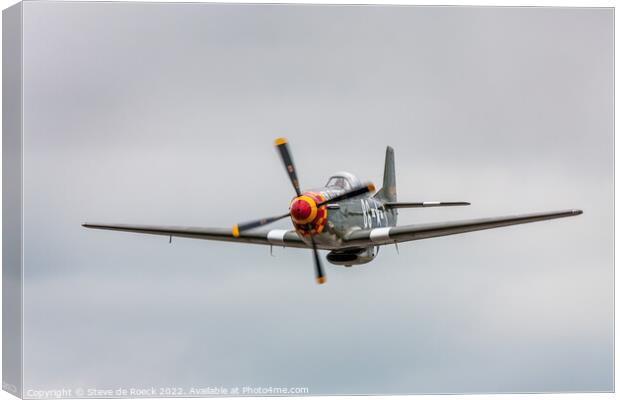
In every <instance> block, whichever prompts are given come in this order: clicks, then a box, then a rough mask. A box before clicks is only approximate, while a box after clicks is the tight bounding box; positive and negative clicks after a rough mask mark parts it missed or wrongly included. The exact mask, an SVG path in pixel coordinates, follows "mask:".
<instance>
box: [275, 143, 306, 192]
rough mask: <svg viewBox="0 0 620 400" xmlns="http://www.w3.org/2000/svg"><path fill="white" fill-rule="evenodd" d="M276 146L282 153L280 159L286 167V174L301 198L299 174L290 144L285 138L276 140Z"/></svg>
mask: <svg viewBox="0 0 620 400" xmlns="http://www.w3.org/2000/svg"><path fill="white" fill-rule="evenodd" d="M275 145H276V148H277V149H278V151H279V152H280V157H281V158H282V162H283V163H284V166H285V167H286V172H287V173H288V177H289V178H290V179H291V183H292V184H293V188H294V189H295V193H297V196H301V190H299V179H297V172H296V171H295V164H293V158H292V157H291V152H290V150H289V148H288V142H287V141H286V139H285V138H277V139H276V140H275Z"/></svg>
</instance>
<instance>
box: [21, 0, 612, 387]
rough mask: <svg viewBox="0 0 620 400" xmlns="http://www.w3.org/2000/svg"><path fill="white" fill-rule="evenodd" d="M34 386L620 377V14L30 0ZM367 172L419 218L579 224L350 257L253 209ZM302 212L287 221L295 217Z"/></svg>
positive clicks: (275, 206)
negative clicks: (305, 241) (304, 244)
mask: <svg viewBox="0 0 620 400" xmlns="http://www.w3.org/2000/svg"><path fill="white" fill-rule="evenodd" d="M24 10H25V11H24V13H25V14H24V79H25V80H24V112H25V114H24V117H25V122H24V129H25V142H24V143H25V151H24V195H25V197H24V206H25V215H24V228H25V231H24V238H25V249H24V252H25V282H24V296H25V298H24V329H25V333H24V346H25V349H24V373H25V379H24V381H25V389H26V390H27V389H53V388H60V387H66V388H77V387H81V388H94V387H96V388H104V389H105V388H108V389H110V388H111V389H116V388H118V387H144V386H147V387H150V386H151V385H153V386H155V387H161V386H172V387H182V388H189V387H192V386H193V387H205V386H220V385H221V386H246V385H249V386H284V387H291V386H302V387H308V388H309V390H310V393H312V394H348V393H351V394H372V393H447V392H459V393H462V392H522V391H525V392H539V391H610V390H612V389H613V375H612V374H613V364H612V363H613V331H612V329H613V253H612V242H613V240H612V239H613V218H612V217H613V204H612V195H613V176H612V165H613V146H612V144H613V114H612V112H613V39H612V37H613V36H612V33H613V11H612V10H611V9H567V8H469V7H399V6H393V7H385V6H381V7H377V6H286V5H206V4H164V3H160V4H144V3H87V4H81V3H42V2H27V3H25V4H24ZM278 136H286V137H287V138H288V139H289V141H290V144H291V146H292V150H293V154H294V157H295V161H296V163H297V168H298V170H299V175H300V180H301V183H302V186H303V187H316V186H320V185H322V184H323V183H325V182H326V181H327V179H328V177H329V176H330V174H331V173H333V172H335V171H339V170H348V171H351V172H353V173H355V174H357V175H358V176H359V177H360V178H361V179H363V180H364V179H369V180H373V181H374V182H375V183H376V184H377V186H380V183H381V175H382V171H383V157H384V152H385V146H386V145H391V146H393V147H394V148H395V152H396V172H397V185H398V196H399V199H400V200H401V201H429V200H443V201H470V202H471V203H472V205H471V206H470V207H458V208H457V207H454V208H446V209H428V210H415V209H414V210H403V211H401V213H400V219H399V223H400V224H412V223H417V222H430V221H446V220H454V219H466V218H477V217H491V216H500V215H510V214H515V213H527V212H536V211H550V210H558V209H567V208H580V209H583V210H584V214H583V215H581V216H579V217H576V218H567V219H562V220H558V221H550V222H543V223H536V224H530V225H524V226H517V227H510V228H505V229H497V230H490V231H483V232H476V233H470V234H466V235H458V236H451V237H445V238H436V239H430V240H424V241H419V242H412V243H406V244H402V245H400V255H399V254H398V253H397V252H396V250H395V249H394V247H393V246H390V247H385V248H383V249H382V250H381V252H380V254H379V256H378V257H377V259H376V260H375V261H374V262H372V263H370V264H367V265H364V266H360V267H354V268H347V269H345V268H343V267H338V266H333V265H330V264H327V263H326V273H327V279H328V281H327V284H325V285H323V286H318V285H316V284H315V281H314V272H313V266H312V259H311V254H310V253H309V252H307V251H305V250H299V249H279V248H278V249H274V255H275V257H271V256H270V255H269V248H268V247H263V246H253V245H238V244H230V243H219V242H208V241H200V240H190V239H175V240H173V243H172V245H169V244H168V240H167V238H162V237H152V236H142V235H136V234H130V233H120V232H107V231H91V230H85V229H83V228H81V227H80V224H81V223H83V222H85V221H95V222H122V223H140V224H161V225H166V224H168V225H189V226H213V227H228V226H231V225H232V224H233V223H235V222H239V221H245V220H248V219H252V218H257V217H261V216H269V215H274V214H278V213H281V212H283V211H285V210H286V209H287V206H288V202H289V200H290V198H291V197H292V195H293V192H292V189H291V187H290V183H289V182H288V178H287V177H286V174H285V173H284V171H283V167H282V165H281V163H280V160H279V158H278V156H277V154H276V152H275V150H274V149H273V146H272V141H273V139H274V138H275V137H278ZM289 225H290V223H289V222H288V221H282V222H281V223H279V224H277V225H275V226H276V227H288V226H289Z"/></svg>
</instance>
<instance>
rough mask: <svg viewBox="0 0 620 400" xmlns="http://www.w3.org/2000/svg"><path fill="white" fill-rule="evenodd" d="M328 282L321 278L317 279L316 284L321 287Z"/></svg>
mask: <svg viewBox="0 0 620 400" xmlns="http://www.w3.org/2000/svg"><path fill="white" fill-rule="evenodd" d="M326 281H327V279H326V278H325V277H324V276H320V277H318V278H316V283H318V284H319V285H322V284H324V283H325V282H326Z"/></svg>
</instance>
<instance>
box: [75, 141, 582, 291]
mask: <svg viewBox="0 0 620 400" xmlns="http://www.w3.org/2000/svg"><path fill="white" fill-rule="evenodd" d="M275 145H276V148H277V149H278V152H279V153H280V157H281V158H282V162H283V163H284V166H285V168H286V172H287V173H288V176H289V178H290V180H291V183H292V184H293V189H294V190H295V197H294V198H293V200H292V201H291V203H290V206H289V210H288V211H287V212H286V213H284V214H281V215H277V216H275V217H269V218H263V219H259V220H255V221H250V222H245V223H240V224H237V225H234V226H233V228H232V229H225V228H194V227H175V226H150V225H123V224H121V225H116V224H100V223H85V224H83V225H82V226H84V227H86V228H94V229H107V230H115V231H127V232H136V233H146V234H152V235H162V236H167V237H170V240H172V237H173V236H174V237H185V238H194V239H206V240H220V241H227V242H239V243H254V244H263V245H270V246H282V247H297V248H303V249H312V253H313V256H314V266H315V271H316V280H317V282H318V283H319V284H322V283H324V282H325V274H324V272H323V267H322V265H321V259H320V257H319V252H318V250H329V253H328V254H327V261H329V262H330V263H332V264H336V265H344V266H347V267H350V266H352V265H358V264H365V263H367V262H370V261H372V260H373V259H374V258H375V256H376V255H377V253H378V252H379V247H380V246H385V245H389V244H395V245H397V244H398V243H401V242H408V241H412V240H420V239H428V238H433V237H438V236H447V235H455V234H458V233H465V232H473V231H479V230H483V229H491V228H499V227H503V226H509V225H517V224H525V223H528V222H537V221H544V220H548V219H555V218H564V217H573V216H575V215H579V214H581V213H582V211H581V210H564V211H552V212H543V213H535V214H523V215H514V216H507V217H496V218H485V219H473V220H465V221H450V222H439V223H430V224H416V225H404V226H397V225H396V219H397V215H398V211H397V210H398V209H400V208H418V207H448V206H467V205H469V203H467V202H462V201H459V202H437V201H427V202H404V203H403V202H398V201H397V200H396V176H395V169H394V150H393V149H392V148H391V147H388V148H387V150H386V154H385V167H384V172H383V187H382V188H381V189H380V190H379V191H378V192H377V193H375V194H374V195H372V193H373V192H374V191H375V187H374V185H373V184H372V183H362V182H361V181H360V180H359V179H358V178H357V177H355V176H354V175H353V174H351V173H348V172H339V173H336V174H335V175H333V176H332V177H331V178H329V180H328V181H327V184H326V185H325V186H324V187H322V188H319V189H314V190H308V191H304V192H302V191H301V189H300V185H299V180H298V179H297V172H296V169H295V165H294V163H293V158H292V156H291V152H290V150H289V147H288V144H287V141H286V139H284V138H278V139H276V141H275ZM287 217H290V218H291V221H292V223H293V227H294V229H292V230H285V229H270V230H265V229H257V228H261V227H264V226H265V225H268V224H270V223H272V222H275V221H278V220H281V219H284V218H287Z"/></svg>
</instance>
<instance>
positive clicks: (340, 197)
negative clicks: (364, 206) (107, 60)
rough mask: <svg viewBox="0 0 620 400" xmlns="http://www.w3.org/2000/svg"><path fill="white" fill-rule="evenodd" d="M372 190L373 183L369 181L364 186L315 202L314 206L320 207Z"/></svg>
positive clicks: (373, 187) (373, 188)
mask: <svg viewBox="0 0 620 400" xmlns="http://www.w3.org/2000/svg"><path fill="white" fill-rule="evenodd" d="M374 191H375V185H373V184H372V183H369V184H367V185H366V186H362V187H359V188H357V189H353V190H350V191H348V192H346V193H343V194H341V195H338V196H336V197H334V198H331V199H328V200H325V201H324V202H321V203H319V204H317V205H316V206H317V207H321V206H324V205H326V204H330V203H336V202H339V201H341V200H346V199H350V198H351V197H355V196H359V195H361V194H364V193H368V192H374Z"/></svg>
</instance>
